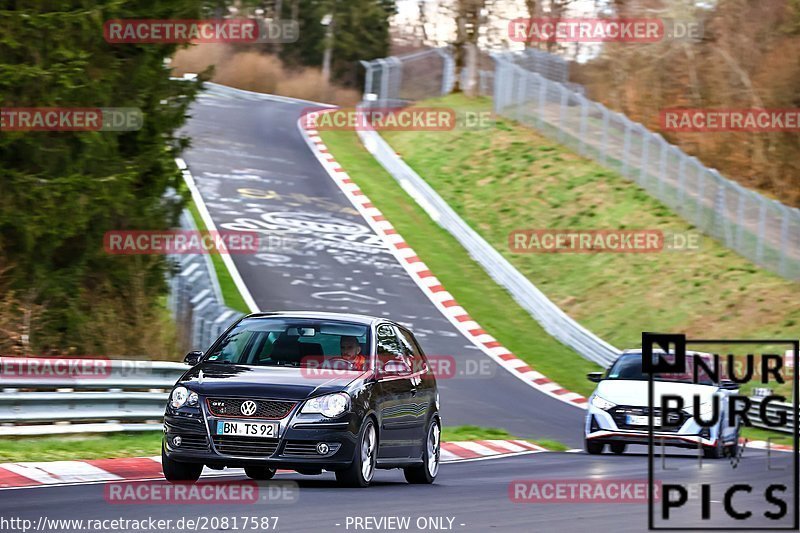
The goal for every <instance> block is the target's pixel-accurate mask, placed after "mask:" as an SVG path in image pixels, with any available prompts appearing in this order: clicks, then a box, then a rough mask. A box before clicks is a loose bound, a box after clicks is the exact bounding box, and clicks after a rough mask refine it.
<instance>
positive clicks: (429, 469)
mask: <svg viewBox="0 0 800 533" xmlns="http://www.w3.org/2000/svg"><path fill="white" fill-rule="evenodd" d="M441 436H442V428H441V426H440V425H439V420H438V419H437V418H434V419H432V420H431V423H430V425H429V426H428V432H427V433H426V437H425V447H424V448H423V450H422V464H421V465H418V466H409V467H407V468H404V469H403V475H404V476H405V478H406V481H408V482H409V483H411V484H415V485H430V484H431V483H433V482H434V481H435V480H436V475H437V474H438V473H439V461H440V459H441V444H442V439H441Z"/></svg>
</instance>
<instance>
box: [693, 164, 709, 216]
mask: <svg viewBox="0 0 800 533" xmlns="http://www.w3.org/2000/svg"><path fill="white" fill-rule="evenodd" d="M708 172H709V170H708V169H707V168H705V167H703V168H702V170H701V172H700V173H699V174H698V179H699V180H700V185H699V187H698V192H697V224H695V225H696V226H697V227H698V228H701V229H702V228H703V196H704V195H705V192H706V173H708Z"/></svg>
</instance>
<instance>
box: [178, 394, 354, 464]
mask: <svg viewBox="0 0 800 533" xmlns="http://www.w3.org/2000/svg"><path fill="white" fill-rule="evenodd" d="M201 409H202V411H201V412H200V413H199V414H194V413H187V412H186V410H178V411H176V412H169V411H168V412H167V413H166V414H165V416H164V440H163V447H164V452H165V453H166V455H167V457H169V458H170V459H173V460H175V461H180V462H188V463H203V464H205V465H208V466H209V467H211V468H221V467H243V466H268V467H273V468H285V469H289V470H311V471H317V470H321V469H326V470H336V469H337V468H344V467H347V466H349V465H350V464H351V463H352V462H353V458H354V457H355V450H356V442H357V438H358V431H359V427H360V426H359V424H358V420H357V418H358V417H357V416H356V415H355V414H354V413H347V414H345V415H343V416H342V417H340V418H337V419H335V420H330V419H324V418H322V417H320V416H318V415H300V414H299V413H298V412H297V411H299V406H297V407H295V409H293V410H292V412H290V413H289V415H287V416H286V417H285V418H284V419H281V420H261V419H255V418H254V419H248V420H247V421H248V422H278V423H279V430H278V437H277V438H254V437H237V436H225V437H221V436H219V435H215V433H214V429H215V428H216V427H217V424H216V422H217V421H218V420H225V418H223V417H216V416H213V415H211V414H209V413H208V412H207V410H206V409H204V408H202V407H201ZM177 436H179V437H181V441H182V442H181V444H180V446H176V445H175V444H174V442H175V441H174V439H175V437H177ZM319 443H324V444H325V445H326V446H327V451H326V453H319V450H318V448H317V445H318V444H319ZM323 451H324V447H323Z"/></svg>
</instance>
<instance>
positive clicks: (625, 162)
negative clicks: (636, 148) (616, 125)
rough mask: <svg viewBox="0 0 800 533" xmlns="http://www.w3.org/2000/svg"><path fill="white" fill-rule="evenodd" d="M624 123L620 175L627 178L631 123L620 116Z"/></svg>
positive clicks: (626, 118)
mask: <svg viewBox="0 0 800 533" xmlns="http://www.w3.org/2000/svg"><path fill="white" fill-rule="evenodd" d="M620 117H622V120H623V121H624V123H625V140H624V141H623V143H622V175H623V176H628V172H629V170H628V160H629V159H630V156H631V129H632V127H633V123H632V122H631V121H630V120H628V117H626V116H624V115H620Z"/></svg>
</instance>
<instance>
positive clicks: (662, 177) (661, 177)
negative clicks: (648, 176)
mask: <svg viewBox="0 0 800 533" xmlns="http://www.w3.org/2000/svg"><path fill="white" fill-rule="evenodd" d="M659 140H660V141H661V159H660V160H659V162H658V194H659V196H661V197H662V198H663V196H664V181H666V179H667V150H668V149H669V143H668V142H667V141H666V139H664V137H661V136H659Z"/></svg>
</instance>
